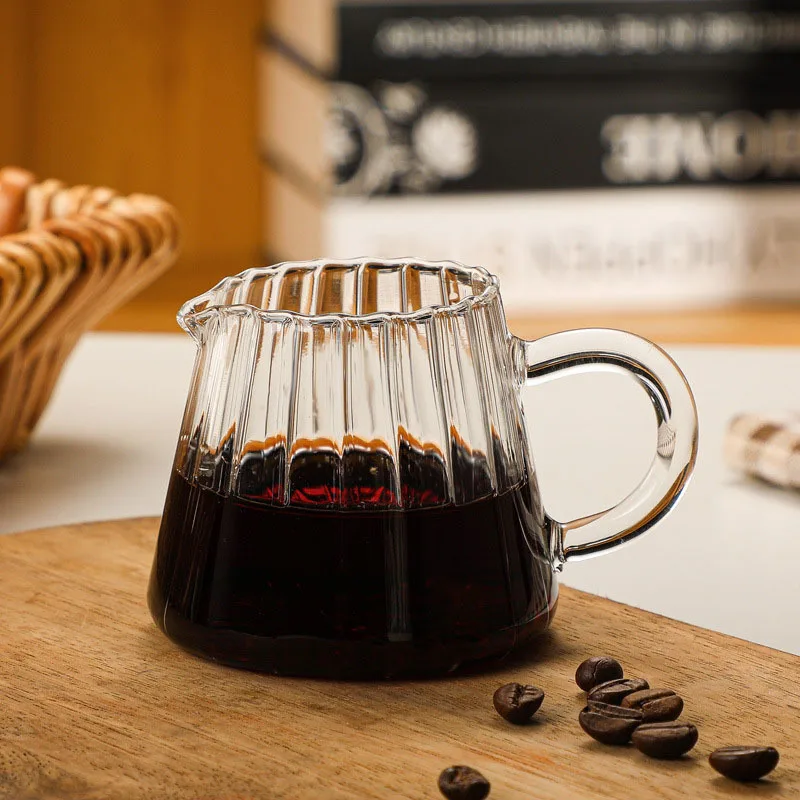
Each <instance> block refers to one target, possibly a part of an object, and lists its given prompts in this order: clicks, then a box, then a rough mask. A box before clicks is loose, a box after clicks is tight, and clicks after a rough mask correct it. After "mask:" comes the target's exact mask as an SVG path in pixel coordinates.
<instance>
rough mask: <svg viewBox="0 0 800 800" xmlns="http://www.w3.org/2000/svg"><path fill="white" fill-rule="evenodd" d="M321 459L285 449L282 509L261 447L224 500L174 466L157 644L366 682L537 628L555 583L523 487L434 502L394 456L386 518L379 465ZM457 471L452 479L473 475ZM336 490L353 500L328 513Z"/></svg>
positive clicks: (497, 649)
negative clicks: (393, 491)
mask: <svg viewBox="0 0 800 800" xmlns="http://www.w3.org/2000/svg"><path fill="white" fill-rule="evenodd" d="M333 458H334V456H330V455H326V454H319V453H315V452H311V453H309V454H308V455H307V456H305V457H295V459H294V461H293V464H292V476H291V485H292V487H293V494H292V497H291V498H290V500H291V503H292V504H291V505H289V506H283V505H274V504H271V502H270V499H271V496H270V494H269V491H271V490H270V489H269V487H275V486H278V485H279V481H280V475H282V464H283V462H281V463H275V462H274V460H271V458H270V456H268V455H263V454H259V455H254V454H250V455H249V456H248V457H247V463H243V464H242V465H241V467H240V469H239V473H238V475H239V480H238V482H237V484H236V486H237V491H238V493H239V494H238V496H225V495H223V494H221V493H220V492H218V491H217V490H216V488H215V486H218V485H219V482H218V476H216V473H215V472H214V470H213V469H212V470H210V471H209V470H206V472H205V473H204V472H203V471H202V470H200V471H199V472H196V474H199V475H200V479H201V480H202V481H203V482H205V483H206V485H201V484H200V483H199V482H197V481H195V482H192V483H190V482H189V481H187V480H186V479H185V478H184V477H183V475H182V474H181V473H180V472H176V473H175V474H174V475H173V477H172V481H171V484H170V488H169V493H168V498H167V503H166V507H165V511H164V517H163V520H162V524H161V531H160V535H159V541H158V549H157V553H156V560H155V563H154V566H153V573H152V577H151V583H150V591H149V602H150V609H151V612H152V614H153V617H154V618H155V620H156V622H157V623H158V624H159V626H160V627H161V628H162V629H163V630H164V632H165V633H166V634H167V635H168V636H169V637H170V638H172V639H173V640H174V641H176V642H177V643H179V644H181V645H182V646H183V647H185V648H187V649H189V650H191V651H193V652H195V653H198V654H200V655H203V656H206V657H210V658H212V659H215V660H218V661H221V662H224V663H227V664H232V665H236V666H241V667H246V668H249V669H256V670H263V671H268V672H273V673H278V674H286V675H310V676H325V677H340V678H370V677H394V676H407V675H429V674H440V673H444V672H448V671H450V670H452V669H454V668H456V667H458V666H459V665H460V664H462V663H464V662H468V661H474V660H479V659H484V658H488V657H496V656H501V655H504V654H506V653H508V651H509V650H511V648H513V647H514V646H515V645H518V644H521V643H523V642H524V641H526V640H528V639H529V638H531V637H532V636H534V635H535V634H537V633H539V632H541V631H542V630H544V628H546V627H547V625H548V623H549V620H550V617H551V615H552V613H553V610H554V607H555V602H556V583H555V581H554V579H553V572H552V567H551V564H550V560H549V547H547V546H546V544H545V540H544V535H545V532H544V530H543V528H542V522H541V514H540V513H539V512H538V511H537V509H536V508H535V507H534V503H535V500H536V496H535V494H534V492H535V488H534V487H532V486H531V485H530V484H529V482H528V481H527V480H526V481H524V482H522V483H520V484H518V485H517V486H516V487H514V488H513V489H512V490H510V491H506V492H503V493H501V494H494V495H489V496H487V497H485V498H483V499H480V500H477V501H474V502H471V503H467V504H464V505H455V504H450V505H432V503H433V502H435V501H436V500H437V497H436V496H435V493H436V492H440V491H441V489H442V485H443V484H442V481H441V480H437V475H436V474H435V470H432V469H431V465H430V464H427V463H425V462H424V461H422V459H420V462H419V463H414V461H413V458H412V459H411V460H410V461H409V458H408V457H406V458H405V462H404V466H403V470H404V473H405V474H404V476H403V477H404V478H405V482H404V484H403V485H404V492H416V494H415V495H414V496H406V497H405V500H406V504H407V505H412V506H413V505H415V504H416V505H417V506H418V507H416V508H411V509H410V510H403V511H400V510H396V509H394V510H393V509H391V508H386V507H385V505H386V503H387V501H389V500H391V498H387V497H386V496H385V494H386V490H385V488H384V487H385V485H386V480H385V479H384V478H385V476H384V475H383V474H382V472H381V471H382V470H384V469H386V468H387V467H386V464H385V463H384V460H383V459H381V458H380V457H377V456H374V455H373V454H368V453H363V454H360V455H359V459H358V461H357V462H354V463H351V464H349V465H348V469H347V470H344V471H342V472H343V473H344V474H346V475H348V476H349V478H350V484H349V485H348V486H345V487H342V486H339V485H338V484H333V483H332V481H331V476H333V475H336V474H339V473H340V470H339V465H333V464H331V463H330V462H331V459H333ZM216 462H217V467H215V468H214V469H219V464H220V463H222V464H223V468H225V466H224V465H225V460H224V453H221V454H220V455H219V456H218V457H217V459H216ZM468 466H469V470H470V471H468V472H467V474H466V475H465V476H459V474H456V475H454V482H457V481H458V480H459V478H460V477H466V478H468V479H470V480H476V479H477V478H476V477H475V476H476V475H477V474H478V473H477V472H476V470H475V469H474V465H468ZM453 469H454V470H459V469H462V468H460V467H459V465H458V461H457V460H456V462H455V464H454V467H453ZM429 473H431V474H429ZM415 476H416V477H415ZM265 487H267V488H265ZM440 496H441V495H439V497H440ZM343 497H344V498H346V499H347V500H348V501H352V502H353V505H354V506H357V508H353V509H352V510H351V509H349V508H345V509H344V510H342V509H341V508H330V507H326V506H328V505H329V504H331V503H337V504H341V501H342V498H343Z"/></svg>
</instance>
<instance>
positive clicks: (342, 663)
mask: <svg viewBox="0 0 800 800" xmlns="http://www.w3.org/2000/svg"><path fill="white" fill-rule="evenodd" d="M178 319H179V322H180V324H181V326H182V327H183V328H184V329H185V330H186V331H187V332H188V333H189V334H190V335H191V336H192V337H193V338H194V339H195V341H196V343H197V345H198V351H197V358H196V362H195V367H194V374H193V378H192V384H191V389H190V392H189V399H188V403H187V405H186V411H185V415H184V419H183V425H182V428H181V433H180V440H179V443H178V448H177V454H176V459H175V466H174V471H173V475H172V480H171V483H170V488H169V493H168V497H167V501H166V505H165V509H164V516H163V520H162V525H161V531H160V534H159V539H158V545H157V549H156V555H155V562H154V565H153V572H152V577H151V583H150V590H149V602H150V608H151V611H152V614H153V617H154V618H155V620H156V622H157V623H158V625H159V626H160V627H161V628H162V630H163V631H164V632H165V633H166V634H167V636H169V637H170V638H171V639H173V640H174V641H175V642H177V643H178V644H180V645H182V646H183V647H185V648H187V649H189V650H191V651H193V652H195V653H198V654H200V655H203V656H205V657H208V658H212V659H214V660H217V661H220V662H224V663H227V664H232V665H236V666H241V667H247V668H251V669H257V670H263V671H267V672H274V673H278V674H292V675H317V676H327V677H342V678H372V677H400V676H412V675H432V674H441V673H447V672H449V671H451V670H453V669H455V668H457V667H458V666H459V665H461V664H463V663H465V662H471V661H476V660H480V659H486V658H492V657H498V656H502V655H505V654H506V653H508V652H509V651H511V650H512V649H513V648H515V647H518V646H520V645H522V644H523V643H525V642H527V641H529V640H530V639H531V638H532V637H534V636H535V635H536V634H538V633H540V632H541V631H543V630H544V629H545V628H546V627H547V626H548V625H549V623H550V620H551V618H552V616H553V613H554V611H555V607H556V598H557V582H556V575H557V573H558V572H559V571H560V570H561V568H562V567H563V565H564V564H565V563H566V562H568V561H571V560H577V559H581V558H587V557H589V556H593V555H596V554H599V553H603V552H605V551H607V550H610V549H612V548H614V547H616V546H618V545H620V544H623V543H625V542H627V541H629V540H631V539H633V538H634V537H636V536H638V535H640V534H642V533H644V532H645V531H647V530H649V529H650V528H652V527H653V525H655V523H657V522H658V521H659V520H660V519H661V518H662V517H663V516H664V515H665V514H666V513H667V512H668V511H669V510H670V509H671V508H672V506H673V505H674V503H675V502H676V500H677V499H678V497H679V496H680V494H681V492H682V491H683V489H684V487H685V486H686V483H687V481H688V479H689V476H690V474H691V471H692V468H693V466H694V462H695V457H696V451H697V415H696V410H695V406H694V401H693V398H692V394H691V391H690V389H689V387H688V385H687V383H686V380H685V379H684V377H683V375H682V374H681V372H680V370H679V369H678V367H677V366H676V365H675V363H674V362H673V361H672V360H671V359H670V358H669V356H668V355H666V353H664V352H663V351H662V350H661V349H659V348H658V347H656V346H655V345H654V344H652V343H651V342H648V341H646V340H644V339H641V338H639V337H637V336H634V335H632V334H630V333H623V332H621V331H615V330H601V329H596V330H589V329H587V330H576V331H568V332H565V333H558V334H555V335H553V336H548V337H545V338H543V339H539V340H536V341H530V342H529V341H524V340H522V339H519V338H517V337H515V336H512V335H511V334H510V333H509V331H508V329H507V327H506V322H505V317H504V315H503V307H502V302H501V299H500V291H499V286H498V281H497V278H495V277H494V276H493V275H491V274H490V273H488V272H486V271H485V270H483V269H479V268H468V267H464V266H461V265H458V264H455V263H452V262H438V263H428V262H424V261H416V260H408V259H403V260H393V261H386V260H371V259H363V260H357V261H347V262H332V261H322V260H320V261H311V262H297V263H284V264H279V265H277V266H275V267H269V268H263V269H251V270H247V271H246V272H243V273H241V274H240V275H237V276H235V277H231V278H227V279H225V280H224V281H222V282H221V283H220V284H218V285H217V286H216V287H215V288H214V289H212V290H211V291H209V292H207V293H205V294H203V295H201V296H200V297H198V298H196V299H194V300H191V301H189V302H188V303H186V304H185V305H184V306H183V307H182V308H181V310H180V313H179V316H178ZM576 370H580V371H587V370H590V371H591V370H618V371H619V370H621V371H624V372H626V373H630V375H632V376H633V377H634V378H635V379H636V380H637V382H638V383H639V385H640V386H642V387H643V388H644V390H645V391H646V392H647V394H648V396H649V398H650V400H651V401H652V405H653V409H654V411H655V414H656V419H657V422H658V442H657V450H656V453H655V456H654V458H653V462H652V466H651V468H650V471H649V472H648V474H647V475H646V476H645V477H644V479H643V480H642V482H641V483H640V485H639V486H638V487H637V488H636V489H634V491H633V492H632V493H631V494H630V495H629V496H628V497H627V498H625V499H624V500H623V501H622V502H621V503H619V504H618V505H616V506H614V507H613V508H611V509H608V510H606V511H603V512H600V513H598V514H594V515H592V516H590V517H585V518H582V519H577V520H573V521H571V522H558V521H556V520H554V519H552V518H550V517H549V516H548V515H547V513H546V512H545V511H544V510H543V507H542V504H541V501H540V498H539V491H538V488H537V483H536V477H535V473H534V467H533V459H532V456H531V453H530V452H529V447H528V442H527V438H526V429H525V423H524V414H523V404H522V398H521V391H520V390H521V388H522V387H523V386H526V385H531V384H537V383H540V382H542V381H547V380H549V379H551V378H555V377H561V376H563V375H568V374H570V373H571V372H574V371H576ZM578 528H580V529H582V533H584V534H585V535H586V536H587V537H588V539H589V540H590V541H588V543H584V544H569V543H568V539H569V536H570V534H571V533H572V532H573V531H575V530H576V529H578Z"/></svg>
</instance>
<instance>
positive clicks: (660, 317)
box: [98, 295, 800, 345]
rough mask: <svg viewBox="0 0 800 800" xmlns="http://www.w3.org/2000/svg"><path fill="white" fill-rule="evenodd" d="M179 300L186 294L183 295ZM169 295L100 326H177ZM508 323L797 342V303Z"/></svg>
mask: <svg viewBox="0 0 800 800" xmlns="http://www.w3.org/2000/svg"><path fill="white" fill-rule="evenodd" d="M181 297H182V299H183V300H188V299H189V296H188V295H186V296H183V295H181ZM181 302H182V301H181V299H179V298H178V297H177V296H176V298H175V299H174V300H172V301H160V302H153V301H151V300H147V299H145V300H134V301H133V302H132V303H130V304H128V305H127V306H125V308H122V309H120V310H119V311H117V312H115V313H114V314H112V315H111V316H110V317H108V318H107V319H106V320H104V321H103V322H102V323H101V324H100V325H99V327H98V329H99V330H108V331H178V330H179V328H178V325H177V323H176V322H175V314H176V313H177V311H178V308H179V307H180V305H181ZM509 327H510V329H511V330H512V331H513V332H514V333H516V334H517V335H518V336H524V337H525V338H528V339H535V338H538V337H539V336H544V335H546V334H548V333H555V332H556V331H562V330H567V329H569V328H585V327H601V328H622V329H623V330H630V331H633V332H634V333H638V334H639V335H640V336H644V337H645V338H648V339H652V340H654V341H656V342H659V343H667V344H690V343H698V344H753V345H800V304H785V305H781V304H777V305H771V306H757V305H751V306H736V307H729V308H714V309H697V310H690V311H684V312H653V313H646V314H645V313H638V314H634V313H631V312H611V311H594V312H588V311H587V312H582V313H572V314H546V315H536V316H527V317H522V318H512V319H510V320H509Z"/></svg>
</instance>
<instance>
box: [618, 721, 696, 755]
mask: <svg viewBox="0 0 800 800" xmlns="http://www.w3.org/2000/svg"><path fill="white" fill-rule="evenodd" d="M631 739H632V741H633V743H634V745H636V747H637V749H638V750H641V751H642V752H643V753H644V754H645V755H646V756H651V757H652V758H680V756H682V755H684V753H688V752H689V751H690V750H691V749H692V748H693V747H694V746H695V745H696V744H697V728H695V726H694V725H692V724H691V723H690V722H648V723H645V724H643V725H640V726H639V727H638V728H637V729H636V730H635V731H634V732H633V735H632V736H631Z"/></svg>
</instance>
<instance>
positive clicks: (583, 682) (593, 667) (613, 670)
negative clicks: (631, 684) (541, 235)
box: [575, 656, 622, 692]
mask: <svg viewBox="0 0 800 800" xmlns="http://www.w3.org/2000/svg"><path fill="white" fill-rule="evenodd" d="M621 677H622V667H621V666H620V663H619V661H617V660H616V659H615V658H611V656H592V657H591V658H587V659H586V661H584V662H583V663H582V664H581V665H580V666H579V667H578V669H577V670H576V671H575V683H577V684H578V686H580V688H581V689H583V691H584V692H588V691H589V690H590V689H594V687H595V686H597V684H598V683H605V682H606V681H613V680H616V679H617V678H621Z"/></svg>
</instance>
